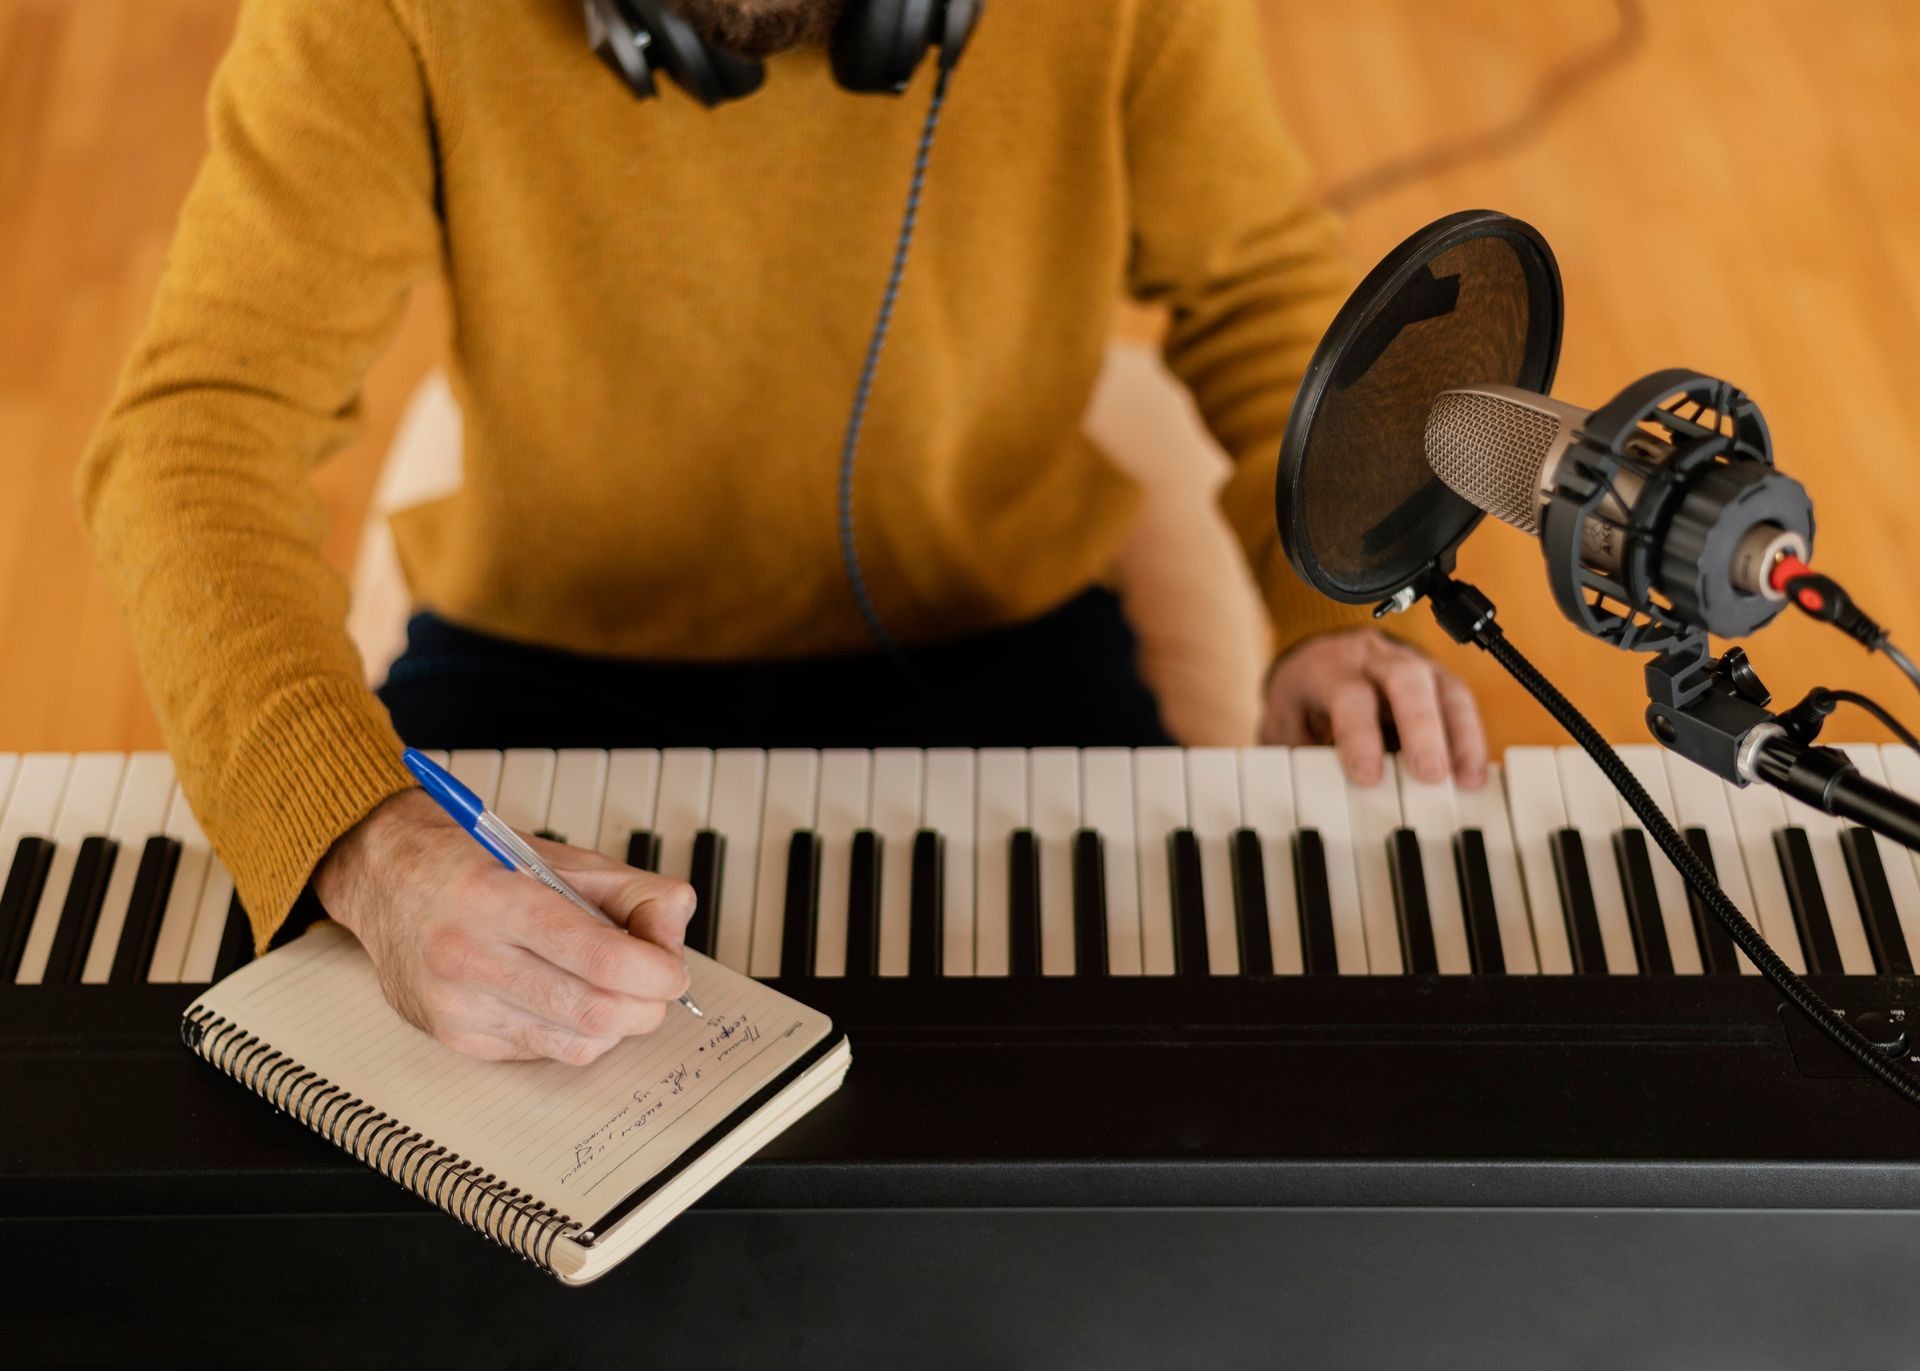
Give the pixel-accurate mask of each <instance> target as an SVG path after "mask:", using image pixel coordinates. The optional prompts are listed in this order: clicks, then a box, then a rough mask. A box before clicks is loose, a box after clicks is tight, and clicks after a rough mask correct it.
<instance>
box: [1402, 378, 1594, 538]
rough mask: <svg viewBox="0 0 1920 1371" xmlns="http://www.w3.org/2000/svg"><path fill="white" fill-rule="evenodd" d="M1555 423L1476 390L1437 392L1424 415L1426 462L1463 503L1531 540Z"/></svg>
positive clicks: (1557, 423)
mask: <svg viewBox="0 0 1920 1371" xmlns="http://www.w3.org/2000/svg"><path fill="white" fill-rule="evenodd" d="M1560 426H1561V419H1560V417H1559V416H1558V415H1555V414H1553V413H1550V412H1548V411H1546V410H1540V409H1534V408H1533V407H1532V406H1530V405H1523V404H1520V403H1518V402H1517V401H1514V400H1509V399H1507V398H1505V397H1504V396H1499V395H1489V394H1487V393H1486V392H1485V391H1479V390H1447V391H1442V392H1441V393H1440V395H1439V396H1438V397H1437V398H1436V399H1435V400H1434V402H1433V411H1432V413H1430V414H1429V415H1428V416H1427V462H1428V464H1429V465H1430V466H1432V467H1433V470H1434V474H1435V475H1437V476H1438V477H1439V478H1440V479H1441V480H1442V481H1445V482H1446V483H1447V485H1448V487H1449V488H1450V489H1452V491H1453V493H1454V494H1456V495H1458V496H1459V497H1460V498H1461V499H1463V500H1465V501H1466V502H1467V503H1468V504H1471V505H1474V506H1475V507H1477V508H1479V509H1484V510H1485V511H1486V512H1487V513H1489V514H1491V515H1493V517H1494V518H1496V519H1499V520H1502V521H1503V522H1505V523H1509V524H1512V525H1513V526H1514V527H1515V528H1517V529H1519V530H1520V531H1521V532H1522V533H1525V534H1528V535H1529V536H1537V535H1538V534H1539V532H1540V527H1539V513H1540V510H1539V498H1540V496H1539V483H1540V469H1541V467H1542V466H1544V465H1545V464H1546V460H1547V454H1548V453H1549V452H1550V451H1552V449H1553V443H1554V439H1555V438H1556V437H1557V436H1558V435H1559V433H1560Z"/></svg>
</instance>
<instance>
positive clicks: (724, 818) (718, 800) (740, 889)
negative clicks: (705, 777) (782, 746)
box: [707, 748, 767, 974]
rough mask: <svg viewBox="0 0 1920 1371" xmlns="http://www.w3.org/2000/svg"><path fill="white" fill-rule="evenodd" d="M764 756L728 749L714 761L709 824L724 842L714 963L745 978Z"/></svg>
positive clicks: (756, 869)
mask: <svg viewBox="0 0 1920 1371" xmlns="http://www.w3.org/2000/svg"><path fill="white" fill-rule="evenodd" d="M766 787H767V754H766V753H764V752H761V751H760V750H758V749H757V748H727V749H725V750H723V751H720V752H716V753H715V754H714V756H713V807H712V808H711V809H710V810H708V812H707V822H708V825H709V826H710V827H711V828H712V829H713V830H714V831H715V832H717V833H720V834H722V835H723V836H724V837H725V838H726V840H727V851H726V858H725V861H724V863H723V864H722V865H723V871H724V874H723V875H722V876H721V878H720V908H719V909H717V910H715V911H714V913H715V915H716V917H717V919H718V923H717V924H716V925H715V927H714V930H713V958H714V960H715V961H717V962H719V963H720V964H721V965H722V966H726V967H729V968H731V969H732V970H734V971H738V972H741V973H743V974H744V973H745V972H746V970H747V962H748V960H749V957H750V955H751V950H752V941H753V905H754V899H755V897H756V893H757V892H756V888H755V886H756V879H757V877H758V876H759V874H760V812H761V805H762V802H763V801H764V799H765V797H766Z"/></svg>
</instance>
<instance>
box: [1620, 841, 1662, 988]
mask: <svg viewBox="0 0 1920 1371" xmlns="http://www.w3.org/2000/svg"><path fill="white" fill-rule="evenodd" d="M1613 859H1614V862H1615V863H1616V864H1617V865H1618V866H1619V868H1620V885H1621V887H1622V889H1624V890H1625V891H1626V896H1627V927H1628V928H1630V929H1632V930H1633V952H1634V955H1635V956H1636V957H1638V958H1639V960H1640V974H1641V975H1643V976H1671V975H1672V974H1673V950H1672V949H1671V948H1669V947H1668V946H1667V926H1666V923H1665V922H1664V921H1663V920H1662V919H1661V917H1660V889H1659V887H1658V886H1656V885H1655V884H1654V883H1653V853H1652V851H1651V850H1650V849H1649V848H1648V847H1647V835H1646V834H1645V833H1644V832H1642V831H1641V830H1640V829H1637V828H1623V829H1620V830H1619V831H1618V832H1616V833H1615V834H1614V835H1613Z"/></svg>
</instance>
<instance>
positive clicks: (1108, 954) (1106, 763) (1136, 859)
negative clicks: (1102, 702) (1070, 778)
mask: <svg viewBox="0 0 1920 1371" xmlns="http://www.w3.org/2000/svg"><path fill="white" fill-rule="evenodd" d="M1080 808H1081V812H1082V814H1083V815H1084V816H1085V822H1086V827H1087V831H1088V832H1090V833H1094V834H1096V835H1098V837H1099V840H1100V862H1101V877H1100V894H1101V909H1102V913H1103V914H1104V916H1105V920H1106V935H1107V937H1106V948H1105V951H1104V960H1103V965H1104V966H1105V967H1106V970H1107V973H1108V974H1109V975H1113V976H1138V975H1139V974H1140V972H1141V967H1142V957H1141V942H1140V853H1139V849H1138V846H1137V844H1136V843H1135V840H1134V832H1133V754H1132V753H1131V752H1129V751H1127V750H1126V749H1125V748H1120V747H1095V748H1088V749H1087V750H1086V751H1085V752H1083V753H1081V754H1080Z"/></svg>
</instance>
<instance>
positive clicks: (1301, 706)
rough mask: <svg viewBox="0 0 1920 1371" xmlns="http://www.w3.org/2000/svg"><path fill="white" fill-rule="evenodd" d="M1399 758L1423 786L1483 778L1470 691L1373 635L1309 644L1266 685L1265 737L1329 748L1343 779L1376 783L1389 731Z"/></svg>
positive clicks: (1330, 636) (1483, 754)
mask: <svg viewBox="0 0 1920 1371" xmlns="http://www.w3.org/2000/svg"><path fill="white" fill-rule="evenodd" d="M1389 724H1390V725H1391V726H1392V729H1393V731H1394V732H1395V733H1397V734H1398V735H1399V739H1400V759H1401V763H1402V765H1404V766H1405V767H1406V768H1407V769H1408V770H1409V771H1411V772H1412V773H1413V775H1414V776H1415V777H1416V778H1417V779H1419V780H1422V781H1440V780H1444V779H1445V778H1446V776H1447V774H1448V772H1449V770H1451V772H1452V773H1453V776H1454V779H1455V780H1457V781H1458V782H1459V783H1460V784H1462V785H1465V786H1468V787H1475V786H1478V785H1480V784H1481V783H1482V782H1484V781H1485V780H1486V778H1487V735H1486V731H1485V730H1484V729H1483V728H1482V727H1481V724H1480V710H1479V708H1478V706H1476V705H1475V704H1474V701H1473V694H1472V692H1471V691H1469V690H1468V689H1467V687H1466V685H1465V684H1464V683H1462V682H1461V680H1460V679H1459V678H1458V677H1457V676H1455V675H1454V674H1453V673H1452V672H1450V671H1448V670H1446V669H1445V668H1444V667H1441V666H1439V665H1437V664H1436V663H1434V662H1433V661H1432V660H1431V659H1430V658H1428V657H1426V656H1425V655H1423V654H1422V653H1420V652H1418V651H1416V650H1415V649H1413V648H1410V647H1407V646H1406V645H1405V644H1402V643H1397V642H1395V641H1394V640H1393V639H1391V638H1388V637H1386V636H1385V635H1384V634H1381V633H1377V632H1375V631H1374V630H1372V629H1366V628H1362V629H1352V630H1349V631H1347V632H1344V633H1327V634H1322V635H1321V636H1319V637H1315V638H1309V639H1307V640H1306V641H1304V642H1302V643H1301V644H1299V645H1298V646H1297V647H1295V648H1294V649H1293V650H1292V651H1290V652H1288V653H1287V654H1286V655H1285V656H1283V657H1281V659H1280V660H1279V662H1277V663H1276V664H1275V665H1274V668H1273V674H1272V676H1271V677H1270V678H1269V679H1268V681H1267V701H1266V715H1265V718H1264V719H1263V720H1262V722H1261V725H1260V741H1262V742H1263V743H1270V744H1289V745H1295V746H1298V745H1301V744H1310V743H1332V744H1333V745H1334V747H1335V748H1337V749H1338V750H1339V753H1340V762H1341V765H1342V766H1344V767H1345V769H1346V773H1347V778H1348V779H1349V780H1351V781H1352V782H1353V783H1354V784H1356V785H1372V784H1374V783H1375V782H1376V781H1378V780H1379V779H1380V777H1381V775H1382V774H1383V773H1384V770H1385V757H1386V750H1387V726H1388V725H1389Z"/></svg>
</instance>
